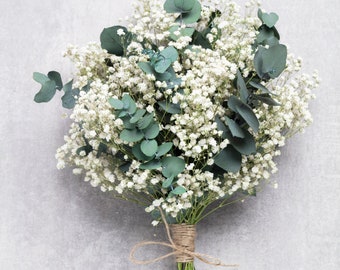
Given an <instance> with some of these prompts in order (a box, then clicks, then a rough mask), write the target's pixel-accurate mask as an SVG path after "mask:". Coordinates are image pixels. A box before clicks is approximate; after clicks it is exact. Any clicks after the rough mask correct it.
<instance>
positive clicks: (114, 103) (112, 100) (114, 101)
mask: <svg viewBox="0 0 340 270" xmlns="http://www.w3.org/2000/svg"><path fill="white" fill-rule="evenodd" d="M109 103H110V105H111V106H112V107H113V108H114V109H116V110H121V109H123V107H124V103H123V102H122V101H121V100H119V99H116V98H110V99H109Z"/></svg>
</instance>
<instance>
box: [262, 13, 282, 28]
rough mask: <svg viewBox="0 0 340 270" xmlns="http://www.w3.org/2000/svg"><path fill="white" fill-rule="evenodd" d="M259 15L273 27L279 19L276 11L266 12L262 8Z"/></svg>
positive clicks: (266, 23) (265, 22) (267, 24)
mask: <svg viewBox="0 0 340 270" xmlns="http://www.w3.org/2000/svg"><path fill="white" fill-rule="evenodd" d="M258 17H259V18H260V20H261V21H262V22H263V23H264V24H265V25H266V26H268V27H269V28H272V27H273V26H274V25H275V24H276V23H277V21H278V20H279V16H278V15H277V14H276V13H273V12H272V13H264V12H262V10H261V9H259V10H258Z"/></svg>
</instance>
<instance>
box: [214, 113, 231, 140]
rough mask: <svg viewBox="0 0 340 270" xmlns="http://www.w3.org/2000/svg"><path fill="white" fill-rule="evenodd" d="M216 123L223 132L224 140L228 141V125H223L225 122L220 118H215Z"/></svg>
mask: <svg viewBox="0 0 340 270" xmlns="http://www.w3.org/2000/svg"><path fill="white" fill-rule="evenodd" d="M215 122H216V124H217V129H218V130H220V131H222V132H223V133H222V138H223V139H226V138H227V133H228V129H227V127H226V125H225V124H224V123H223V121H222V120H221V119H220V118H219V117H218V116H216V117H215Z"/></svg>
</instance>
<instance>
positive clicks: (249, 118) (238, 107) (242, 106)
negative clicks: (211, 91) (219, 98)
mask: <svg viewBox="0 0 340 270" xmlns="http://www.w3.org/2000/svg"><path fill="white" fill-rule="evenodd" d="M228 107H229V108H230V109H231V110H232V111H234V112H236V113H238V114H239V115H240V116H241V117H242V118H243V119H244V121H246V123H247V124H248V125H249V126H250V127H251V128H252V129H253V130H254V131H255V132H258V130H259V125H260V123H259V121H258V120H257V117H256V115H255V113H254V112H253V110H252V108H251V107H250V106H249V105H247V104H246V103H244V102H243V101H241V100H239V99H238V98H237V97H235V96H231V97H230V98H229V101H228Z"/></svg>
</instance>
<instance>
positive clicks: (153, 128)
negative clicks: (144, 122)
mask: <svg viewBox="0 0 340 270" xmlns="http://www.w3.org/2000/svg"><path fill="white" fill-rule="evenodd" d="M158 134H159V125H158V123H153V124H151V125H150V126H148V128H147V129H146V130H145V131H144V137H145V138H146V139H154V138H156V137H157V136H158Z"/></svg>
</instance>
